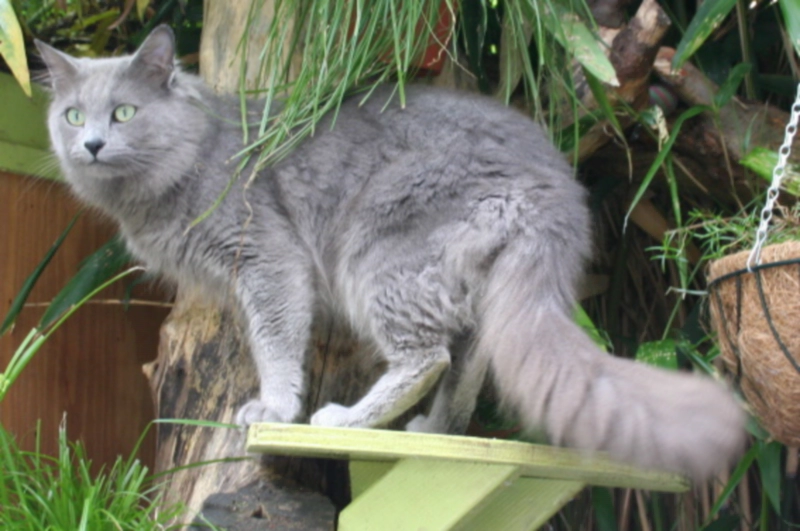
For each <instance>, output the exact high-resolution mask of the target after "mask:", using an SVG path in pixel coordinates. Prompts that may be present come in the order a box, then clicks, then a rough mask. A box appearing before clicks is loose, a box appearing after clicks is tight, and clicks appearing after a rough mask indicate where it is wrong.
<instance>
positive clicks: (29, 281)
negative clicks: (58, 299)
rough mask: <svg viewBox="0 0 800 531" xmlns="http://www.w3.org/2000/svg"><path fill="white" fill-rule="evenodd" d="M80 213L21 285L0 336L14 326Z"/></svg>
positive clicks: (0, 330) (1, 328)
mask: <svg viewBox="0 0 800 531" xmlns="http://www.w3.org/2000/svg"><path fill="white" fill-rule="evenodd" d="M80 215H81V213H80V212H78V213H77V214H75V216H74V217H73V218H72V220H70V222H69V223H68V224H67V227H66V228H65V229H64V231H63V232H62V233H61V235H60V236H59V237H58V238H57V239H56V241H55V242H54V243H53V245H52V246H50V249H48V250H47V253H46V254H45V255H44V258H42V261H41V262H39V264H38V265H37V266H36V268H35V269H34V270H33V272H32V273H31V274H30V276H28V278H26V279H25V282H24V283H23V284H22V288H20V290H19V293H17V296H16V297H14V300H13V301H12V302H11V308H9V310H8V313H7V314H6V317H5V319H3V324H1V325H0V335H3V334H5V333H6V332H7V331H8V330H9V329H11V328H12V327H13V326H14V322H15V321H16V320H17V316H18V315H19V312H20V311H22V308H23V307H24V306H25V302H26V301H27V300H28V296H29V295H30V294H31V291H32V290H33V288H34V286H35V285H36V282H38V281H39V277H41V276H42V273H43V272H44V270H45V268H47V265H48V264H49V263H50V261H51V260H52V259H53V256H55V254H56V251H58V249H59V248H60V247H61V244H62V243H64V240H65V239H66V237H67V235H68V234H69V233H70V231H71V230H72V227H74V226H75V222H76V221H78V218H79V217H80Z"/></svg>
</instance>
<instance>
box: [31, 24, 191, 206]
mask: <svg viewBox="0 0 800 531" xmlns="http://www.w3.org/2000/svg"><path fill="white" fill-rule="evenodd" d="M36 45H37V47H38V48H39V51H40V53H41V55H42V59H43V60H44V62H45V64H46V65H47V70H48V74H49V81H50V86H51V89H52V103H51V106H50V113H49V117H48V126H49V130H50V139H51V143H52V146H53V149H54V151H55V152H56V155H57V156H58V158H59V161H60V163H61V166H62V168H63V169H64V172H65V174H66V177H67V179H68V181H70V183H71V184H72V185H73V186H74V187H75V188H76V189H77V191H78V192H79V193H81V192H84V194H82V195H91V191H92V188H93V187H97V186H98V184H99V183H100V182H102V181H104V180H105V181H108V180H110V179H117V180H119V178H123V179H129V180H130V179H138V180H139V181H141V182H140V183H139V185H140V186H149V187H151V188H152V191H153V192H157V191H158V190H163V189H166V188H169V186H170V185H171V181H172V180H174V179H178V178H180V174H181V172H185V171H186V170H187V168H188V167H191V164H192V163H193V160H194V159H195V157H196V150H197V144H198V142H199V138H198V135H200V134H202V131H203V129H204V124H203V122H204V120H205V119H206V117H205V113H204V112H203V111H202V110H201V109H199V108H198V99H199V98H200V95H199V90H200V89H199V87H198V83H199V82H198V81H197V80H195V79H193V78H192V77H191V76H189V75H187V74H184V73H182V72H180V70H179V68H178V67H177V65H176V62H175V40H174V37H173V34H172V31H171V30H170V29H169V28H168V27H167V26H160V27H158V28H156V29H155V30H154V31H153V32H152V33H151V34H150V35H149V36H148V37H147V39H146V40H145V41H144V43H142V45H141V47H140V48H139V50H138V51H137V52H136V53H135V54H133V55H130V56H126V57H118V58H106V59H87V58H74V57H70V56H69V55H66V54H64V53H62V52H60V51H58V50H56V49H54V48H52V47H50V46H48V45H46V44H44V43H42V42H39V41H37V42H36ZM87 199H90V198H88V197H87Z"/></svg>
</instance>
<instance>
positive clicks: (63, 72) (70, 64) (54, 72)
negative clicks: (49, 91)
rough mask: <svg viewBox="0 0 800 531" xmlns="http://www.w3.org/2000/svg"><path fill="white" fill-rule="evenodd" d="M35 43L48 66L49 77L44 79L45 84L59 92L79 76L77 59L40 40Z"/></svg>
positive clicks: (35, 40)
mask: <svg viewBox="0 0 800 531" xmlns="http://www.w3.org/2000/svg"><path fill="white" fill-rule="evenodd" d="M33 42H34V44H36V48H37V49H38V50H39V53H40V54H41V56H42V61H44V64H45V66H47V76H45V77H44V78H43V81H44V82H45V83H47V84H48V85H50V86H52V87H53V88H54V89H56V90H59V89H62V88H63V87H65V86H66V85H67V84H69V83H70V82H71V81H72V80H73V79H75V78H76V77H77V76H78V65H77V63H76V62H75V59H73V58H72V57H70V56H69V55H67V54H65V53H63V52H60V51H58V50H56V49H55V48H53V47H52V46H50V45H48V44H45V43H43V42H42V41H40V40H39V39H34V41H33Z"/></svg>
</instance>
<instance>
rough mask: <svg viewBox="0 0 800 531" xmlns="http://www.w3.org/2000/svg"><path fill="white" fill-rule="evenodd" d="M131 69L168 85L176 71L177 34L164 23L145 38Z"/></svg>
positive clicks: (160, 83)
mask: <svg viewBox="0 0 800 531" xmlns="http://www.w3.org/2000/svg"><path fill="white" fill-rule="evenodd" d="M131 69H132V70H133V71H135V72H136V73H137V74H139V75H144V76H145V77H147V78H148V79H150V80H152V81H153V82H154V83H157V84H159V85H167V84H168V83H169V82H170V80H171V79H172V74H173V73H174V71H175V35H174V34H173V33H172V30H171V29H170V27H169V26H167V25H165V24H162V25H160V26H158V27H157V28H156V29H154V30H153V31H152V32H151V33H150V35H148V36H147V38H146V39H145V40H144V42H143V43H142V45H141V46H140V47H139V50H137V52H136V55H134V56H133V62H132V63H131Z"/></svg>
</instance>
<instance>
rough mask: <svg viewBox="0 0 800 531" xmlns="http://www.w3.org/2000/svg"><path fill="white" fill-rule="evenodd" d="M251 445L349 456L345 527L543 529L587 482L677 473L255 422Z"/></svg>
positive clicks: (513, 448) (449, 440)
mask: <svg viewBox="0 0 800 531" xmlns="http://www.w3.org/2000/svg"><path fill="white" fill-rule="evenodd" d="M247 451H248V452H251V453H264V454H273V455H294V456H303V457H326V458H333V459H347V460H349V461H350V479H351V488H352V495H353V501H352V502H351V503H350V505H348V506H347V507H346V508H345V509H344V510H343V511H342V513H341V514H340V515H339V526H338V529H339V530H340V531H368V530H382V529H387V530H388V529H392V530H397V531H403V530H422V529H424V530H428V531H438V530H446V529H459V530H462V529H463V530H474V531H478V530H483V531H489V530H498V529H503V530H530V529H537V528H538V527H539V526H540V525H542V524H543V523H544V522H546V521H547V520H548V519H549V518H550V517H551V516H552V515H553V514H555V513H556V512H558V510H559V509H560V508H561V507H562V506H563V505H564V504H566V503H567V502H568V501H569V500H571V499H572V498H573V497H574V496H575V495H576V494H577V493H578V492H580V490H581V489H583V487H585V486H586V485H598V486H607V487H623V488H636V489H647V490H658V491H668V492H683V491H685V490H687V489H688V488H689V485H688V483H687V482H686V480H685V479H684V478H682V477H680V476H677V475H674V474H668V473H664V472H655V471H648V470H641V469H637V468H635V467H631V466H628V465H623V464H619V463H616V462H614V461H612V460H610V459H607V458H604V457H598V456H593V457H589V456H587V455H585V454H583V453H581V452H578V451H574V450H567V449H564V448H555V447H552V446H544V445H538V444H530V443H524V442H517V441H505V440H498V439H483V438H478V437H457V436H449V435H435V434H427V433H425V434H423V433H408V432H401V431H389V430H364V429H349V428H320V427H316V426H308V425H300V424H272V423H263V424H254V425H253V426H251V427H250V431H249V432H248V437H247Z"/></svg>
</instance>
